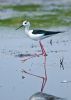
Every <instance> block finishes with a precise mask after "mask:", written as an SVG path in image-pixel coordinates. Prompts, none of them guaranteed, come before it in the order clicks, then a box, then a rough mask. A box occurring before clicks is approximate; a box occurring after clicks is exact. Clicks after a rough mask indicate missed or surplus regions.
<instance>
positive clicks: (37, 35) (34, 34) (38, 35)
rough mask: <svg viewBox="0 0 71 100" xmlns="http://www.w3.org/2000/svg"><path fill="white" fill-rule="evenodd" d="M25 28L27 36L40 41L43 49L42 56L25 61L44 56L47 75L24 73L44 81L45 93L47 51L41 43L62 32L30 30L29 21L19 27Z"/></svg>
mask: <svg viewBox="0 0 71 100" xmlns="http://www.w3.org/2000/svg"><path fill="white" fill-rule="evenodd" d="M23 26H24V27H25V34H26V35H27V36H29V37H30V38H31V39H33V40H36V41H39V45H40V47H41V51H42V53H40V54H35V55H32V56H31V57H29V58H27V59H25V60H28V59H30V58H33V57H36V56H37V57H38V56H40V55H42V56H43V57H44V73H45V76H44V77H41V76H38V75H35V74H31V73H29V72H27V71H25V70H23V72H25V73H27V74H29V75H32V76H36V77H39V78H42V79H43V82H42V86H41V92H42V91H43V89H44V87H45V84H46V82H47V71H46V56H47V54H46V51H45V49H44V46H43V44H42V43H41V40H42V39H45V38H48V37H50V36H53V35H55V34H58V33H62V32H61V31H45V30H30V29H29V27H30V22H29V21H23V24H22V25H21V26H20V27H19V28H21V27H23ZM19 28H17V29H16V30H18V29H19ZM25 60H23V61H25Z"/></svg>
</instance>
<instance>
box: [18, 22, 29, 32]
mask: <svg viewBox="0 0 71 100" xmlns="http://www.w3.org/2000/svg"><path fill="white" fill-rule="evenodd" d="M23 26H24V27H25V28H28V29H29V27H30V22H29V21H23V23H22V25H21V26H20V27H18V28H17V29H19V28H21V27H23ZM17 29H16V30H17Z"/></svg>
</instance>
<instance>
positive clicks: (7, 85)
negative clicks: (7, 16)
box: [0, 27, 71, 100]
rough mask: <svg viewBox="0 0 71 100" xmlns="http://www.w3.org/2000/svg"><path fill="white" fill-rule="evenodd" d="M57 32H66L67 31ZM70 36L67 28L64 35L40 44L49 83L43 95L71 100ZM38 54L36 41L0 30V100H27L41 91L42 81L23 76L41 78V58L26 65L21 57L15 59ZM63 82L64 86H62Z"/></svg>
mask: <svg viewBox="0 0 71 100" xmlns="http://www.w3.org/2000/svg"><path fill="white" fill-rule="evenodd" d="M49 30H50V29H49ZM51 30H57V29H54V28H53V29H51ZM58 30H66V28H62V29H61V28H59V29H58ZM70 33H71V29H68V30H67V32H65V33H63V34H58V35H55V36H53V37H50V38H48V39H45V40H43V41H42V42H43V44H44V46H45V47H46V51H47V54H48V56H47V74H48V80H47V84H46V86H45V89H44V92H45V93H47V94H52V95H56V96H58V97H62V98H67V99H68V100H71V82H67V81H71V77H70V76H71V55H70V53H71V35H70ZM51 39H52V45H51V44H50V40H51ZM39 51H40V47H39V44H38V42H35V41H32V40H31V39H29V38H28V37H27V36H26V35H25V34H24V31H23V30H18V31H17V30H15V29H14V28H6V27H0V100H5V99H6V100H28V98H29V97H30V96H31V95H32V94H34V93H36V92H38V91H40V88H41V82H42V80H40V79H38V78H36V77H32V76H29V75H26V74H25V73H22V70H23V69H24V70H27V71H29V72H32V73H35V74H38V75H41V76H42V75H44V71H43V59H42V57H36V58H33V59H30V60H28V61H26V62H22V61H21V60H22V59H24V58H22V57H18V55H20V54H30V53H31V54H32V53H35V52H36V53H39ZM62 57H64V62H63V65H64V70H63V69H60V58H62ZM23 77H25V78H24V79H23ZM64 80H66V81H65V83H62V82H63V81H64Z"/></svg>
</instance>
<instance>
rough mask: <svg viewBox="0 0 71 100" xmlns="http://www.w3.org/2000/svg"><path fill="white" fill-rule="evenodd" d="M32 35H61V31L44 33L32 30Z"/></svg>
mask: <svg viewBox="0 0 71 100" xmlns="http://www.w3.org/2000/svg"><path fill="white" fill-rule="evenodd" d="M32 33H33V34H44V35H54V34H58V33H62V31H45V30H33V32H32Z"/></svg>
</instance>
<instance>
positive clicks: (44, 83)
mask: <svg viewBox="0 0 71 100" xmlns="http://www.w3.org/2000/svg"><path fill="white" fill-rule="evenodd" d="M39 44H40V47H41V50H42V53H41V54H39V55H33V56H31V57H29V58H26V60H28V59H30V58H33V57H36V56H37V57H38V56H40V55H43V57H44V74H45V76H44V77H41V76H38V75H35V74H32V73H29V72H27V71H25V70H23V71H22V72H24V73H26V74H29V75H32V76H35V77H38V78H41V79H42V80H43V81H42V86H41V92H43V90H44V87H45V85H46V82H47V72H46V56H47V54H46V51H45V49H44V47H43V45H42V43H41V41H39Z"/></svg>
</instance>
